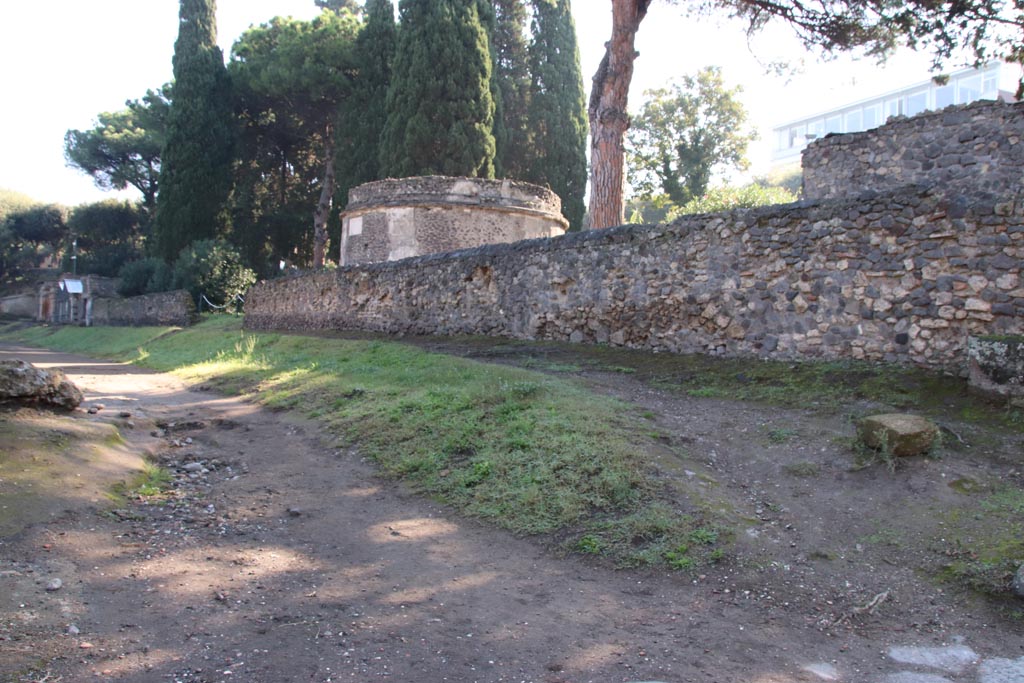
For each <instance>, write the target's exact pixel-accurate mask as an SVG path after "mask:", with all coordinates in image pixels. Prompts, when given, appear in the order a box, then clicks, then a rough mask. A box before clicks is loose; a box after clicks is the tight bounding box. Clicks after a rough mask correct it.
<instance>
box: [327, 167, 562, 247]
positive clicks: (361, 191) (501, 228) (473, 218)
mask: <svg viewBox="0 0 1024 683" xmlns="http://www.w3.org/2000/svg"><path fill="white" fill-rule="evenodd" d="M561 207H562V203H561V200H560V199H559V198H558V195H556V194H555V193H554V192H552V191H551V190H549V189H547V188H543V187H539V186H537V185H531V184H529V183H523V182H518V181H512V180H486V179H482V178H449V177H443V176H425V177H418V178H402V179H397V180H396V179H389V180H380V181H376V182H372V183H366V184H364V185H360V186H358V187H355V188H352V190H350V191H349V202H348V206H347V207H346V209H345V212H344V213H343V214H342V227H341V263H342V264H345V265H351V264H354V263H372V262H377V261H394V260H397V259H402V258H407V257H410V256H422V255H424V254H433V253H438V252H445V251H454V250H456V249H466V248H469V247H477V246H481V245H484V244H495V243H502V242H516V241H519V240H523V239H530V238H533V237H551V236H553V235H560V234H562V233H563V232H565V229H566V228H567V227H568V222H567V221H566V220H565V219H564V218H563V217H562V213H561Z"/></svg>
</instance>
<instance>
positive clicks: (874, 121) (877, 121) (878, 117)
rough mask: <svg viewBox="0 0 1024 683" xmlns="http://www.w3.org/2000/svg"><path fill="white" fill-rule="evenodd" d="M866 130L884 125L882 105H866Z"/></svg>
mask: <svg viewBox="0 0 1024 683" xmlns="http://www.w3.org/2000/svg"><path fill="white" fill-rule="evenodd" d="M863 123H864V130H868V129H870V128H877V127H878V126H880V125H882V105H881V104H872V105H869V106H867V107H864V121H863Z"/></svg>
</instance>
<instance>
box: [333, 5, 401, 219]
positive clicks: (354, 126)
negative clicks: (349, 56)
mask: <svg viewBox="0 0 1024 683" xmlns="http://www.w3.org/2000/svg"><path fill="white" fill-rule="evenodd" d="M364 12H365V16H366V24H365V25H364V26H363V29H362V30H361V31H360V32H359V37H358V38H356V47H355V51H356V55H355V60H356V68H357V69H358V75H357V76H356V82H355V87H354V88H353V92H352V95H351V97H349V98H348V99H346V100H345V102H344V103H343V104H342V106H341V111H340V112H339V114H338V126H337V137H338V156H337V159H338V170H337V182H338V188H337V189H338V203H339V204H340V205H341V206H345V204H346V203H347V202H348V191H349V189H351V188H353V187H355V186H356V185H361V184H362V183H368V182H370V181H371V180H379V179H380V178H382V177H383V176H382V175H381V171H380V161H379V157H380V140H381V136H382V134H383V132H384V120H385V116H386V112H387V109H386V103H387V96H388V86H389V85H390V84H391V64H392V62H393V61H394V58H395V44H396V42H397V40H398V31H397V27H396V26H395V7H394V5H392V4H391V0H366V7H365V10H364Z"/></svg>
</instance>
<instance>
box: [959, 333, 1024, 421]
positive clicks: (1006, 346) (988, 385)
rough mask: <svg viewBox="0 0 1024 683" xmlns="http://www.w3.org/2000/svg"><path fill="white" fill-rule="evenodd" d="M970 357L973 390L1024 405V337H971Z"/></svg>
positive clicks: (970, 377) (969, 343) (970, 375)
mask: <svg viewBox="0 0 1024 683" xmlns="http://www.w3.org/2000/svg"><path fill="white" fill-rule="evenodd" d="M967 358H968V364H967V367H968V377H967V379H968V382H969V384H970V387H971V388H972V389H973V390H975V391H977V392H978V393H981V394H985V395H987V396H990V397H992V398H999V399H1008V400H1010V401H1011V402H1013V403H1016V404H1019V405H1022V406H1024V336H991V337H971V338H970V339H969V340H968V344H967Z"/></svg>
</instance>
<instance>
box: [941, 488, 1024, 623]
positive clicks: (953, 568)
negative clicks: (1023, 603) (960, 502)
mask: <svg viewBox="0 0 1024 683" xmlns="http://www.w3.org/2000/svg"><path fill="white" fill-rule="evenodd" d="M945 519H946V532H945V533H944V534H943V536H944V537H943V538H942V539H941V543H940V544H939V545H938V547H937V549H938V550H939V551H940V552H941V553H942V554H943V555H945V556H946V557H947V558H949V561H948V562H947V564H946V566H945V577H946V578H947V579H949V580H951V581H954V582H956V583H958V584H960V585H965V586H968V587H970V588H972V589H975V590H978V591H981V592H983V593H986V594H989V595H995V596H1001V597H1008V596H1009V595H1010V590H1011V589H1010V586H1011V582H1012V580H1013V575H1014V573H1015V572H1016V571H1017V568H1018V567H1019V566H1020V565H1021V564H1024V490H1021V489H1020V488H1018V487H1013V486H1005V487H1002V488H1000V489H998V490H996V491H995V492H993V493H992V494H990V495H988V496H986V497H984V498H982V499H981V500H980V501H978V502H977V503H972V504H971V505H970V507H964V508H956V509H953V510H950V511H948V512H947V513H946V515H945ZM1017 609H1018V612H1021V613H1022V614H1024V610H1022V609H1020V608H1019V607H1018V608H1017Z"/></svg>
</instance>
